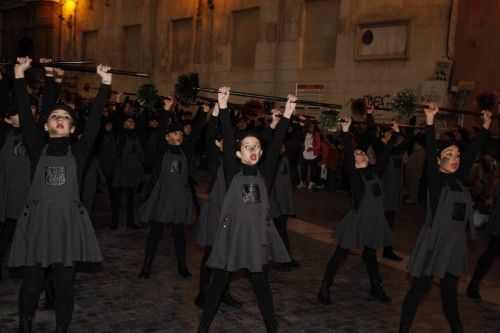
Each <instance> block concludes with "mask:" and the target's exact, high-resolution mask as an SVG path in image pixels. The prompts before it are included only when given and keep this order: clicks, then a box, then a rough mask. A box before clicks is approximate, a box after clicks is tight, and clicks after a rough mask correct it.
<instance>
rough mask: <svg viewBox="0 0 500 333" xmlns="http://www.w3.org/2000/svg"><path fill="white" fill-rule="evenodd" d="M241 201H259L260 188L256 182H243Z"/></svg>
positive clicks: (252, 202) (248, 202)
mask: <svg viewBox="0 0 500 333" xmlns="http://www.w3.org/2000/svg"><path fill="white" fill-rule="evenodd" d="M241 197H242V199H243V203H246V204H258V203H260V190H259V185H257V184H243V193H242V194H241Z"/></svg>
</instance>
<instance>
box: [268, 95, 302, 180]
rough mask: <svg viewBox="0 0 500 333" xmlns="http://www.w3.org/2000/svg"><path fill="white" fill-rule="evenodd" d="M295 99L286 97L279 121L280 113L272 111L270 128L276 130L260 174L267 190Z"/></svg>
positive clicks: (290, 96)
mask: <svg viewBox="0 0 500 333" xmlns="http://www.w3.org/2000/svg"><path fill="white" fill-rule="evenodd" d="M296 100H297V97H295V96H293V95H288V101H287V102H286V105H285V112H284V113H283V116H282V117H281V120H280V119H279V118H278V115H279V114H280V113H281V112H279V110H277V109H274V110H273V114H272V115H273V121H272V123H271V125H270V127H271V128H274V127H275V128H276V130H275V132H274V135H273V136H272V139H271V141H270V142H269V145H268V146H267V152H266V158H265V160H264V164H263V165H262V174H263V176H264V179H265V180H266V184H267V187H268V189H269V188H270V186H271V184H272V178H273V177H274V173H275V172H276V168H277V167H278V162H279V153H280V149H281V144H282V143H283V140H284V139H285V136H286V133H287V131H288V125H289V124H290V118H291V117H292V114H293V112H294V111H295V105H296V104H295V101H296Z"/></svg>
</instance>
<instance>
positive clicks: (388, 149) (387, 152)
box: [373, 121, 399, 175]
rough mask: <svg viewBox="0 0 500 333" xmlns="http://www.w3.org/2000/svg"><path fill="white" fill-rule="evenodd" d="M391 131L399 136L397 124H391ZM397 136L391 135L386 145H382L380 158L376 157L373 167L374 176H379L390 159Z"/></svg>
mask: <svg viewBox="0 0 500 333" xmlns="http://www.w3.org/2000/svg"><path fill="white" fill-rule="evenodd" d="M392 130H393V131H394V132H395V133H397V134H399V126H398V123H397V122H395V121H394V122H393V125H392ZM397 137H398V136H397V135H392V136H391V139H390V140H389V142H387V144H385V145H384V147H383V149H382V152H381V153H380V156H377V163H376V164H375V165H374V166H373V172H375V173H376V174H378V175H380V174H382V172H383V171H384V168H385V165H386V164H387V161H388V160H389V158H390V157H391V153H392V151H393V149H394V144H395V143H396V141H397Z"/></svg>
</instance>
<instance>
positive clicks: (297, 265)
mask: <svg viewBox="0 0 500 333" xmlns="http://www.w3.org/2000/svg"><path fill="white" fill-rule="evenodd" d="M290 266H291V267H293V268H299V267H300V264H299V263H298V262H297V261H295V260H294V259H292V261H290Z"/></svg>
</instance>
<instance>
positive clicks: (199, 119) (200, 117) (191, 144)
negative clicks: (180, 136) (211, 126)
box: [182, 110, 207, 160]
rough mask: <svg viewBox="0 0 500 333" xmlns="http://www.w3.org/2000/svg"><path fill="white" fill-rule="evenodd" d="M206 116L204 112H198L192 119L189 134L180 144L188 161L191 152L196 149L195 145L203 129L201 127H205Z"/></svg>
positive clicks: (191, 154)
mask: <svg viewBox="0 0 500 333" xmlns="http://www.w3.org/2000/svg"><path fill="white" fill-rule="evenodd" d="M206 115H207V114H206V113H205V112H203V111H201V110H198V112H197V113H196V115H195V116H194V119H193V120H194V121H193V126H192V129H191V134H190V135H188V136H187V137H186V138H184V141H183V142H182V150H184V153H185V154H186V157H187V159H188V160H190V159H191V157H192V156H193V152H194V150H195V148H196V143H197V142H198V139H199V138H200V133H201V130H202V129H203V126H204V125H205V122H206V119H207V118H206Z"/></svg>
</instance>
